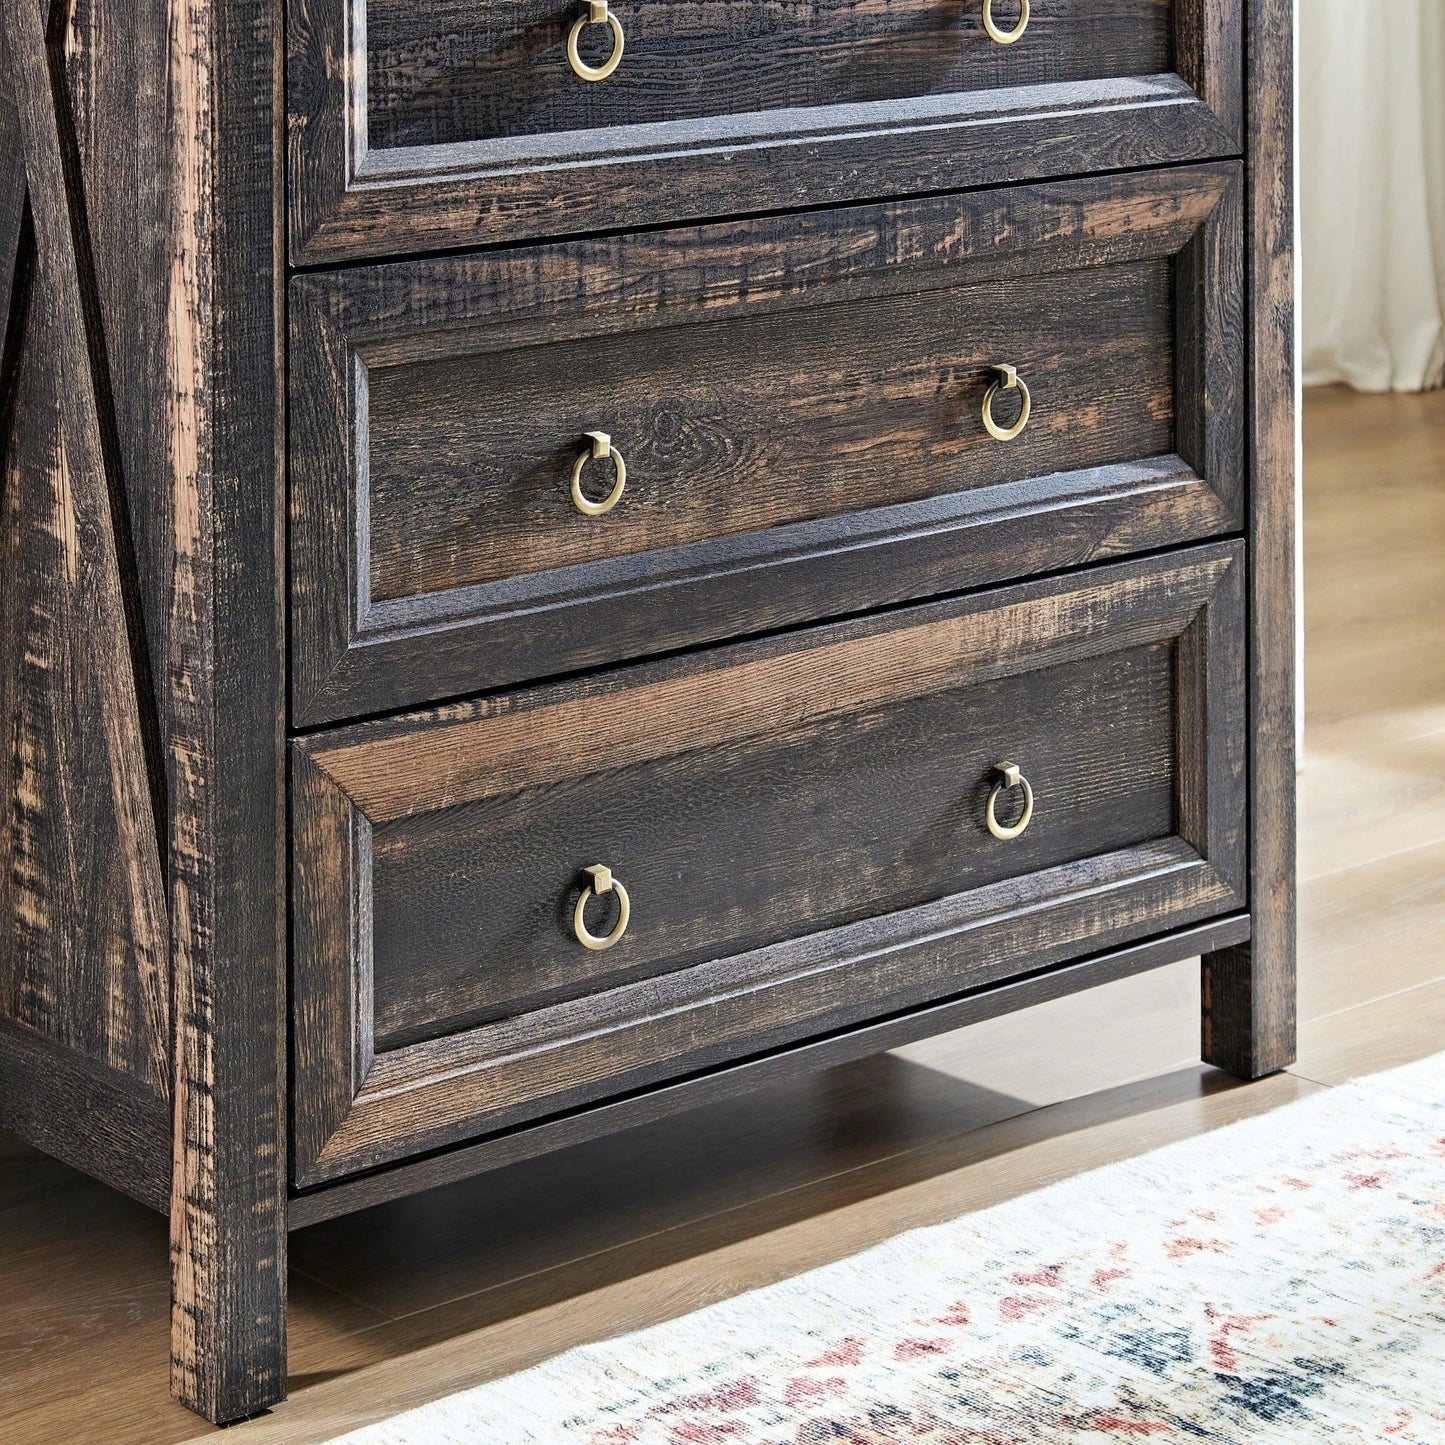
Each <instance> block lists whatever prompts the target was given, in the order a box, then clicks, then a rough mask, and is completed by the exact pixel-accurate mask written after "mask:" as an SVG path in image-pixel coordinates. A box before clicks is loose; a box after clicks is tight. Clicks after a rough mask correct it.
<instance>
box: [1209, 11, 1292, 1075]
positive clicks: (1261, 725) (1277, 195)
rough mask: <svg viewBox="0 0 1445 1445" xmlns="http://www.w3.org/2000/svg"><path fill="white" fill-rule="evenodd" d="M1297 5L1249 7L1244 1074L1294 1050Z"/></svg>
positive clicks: (1215, 1027) (1229, 954)
mask: <svg viewBox="0 0 1445 1445" xmlns="http://www.w3.org/2000/svg"><path fill="white" fill-rule="evenodd" d="M1291 20H1292V11H1291V7H1290V5H1289V4H1288V3H1286V0H1251V4H1250V7H1249V30H1248V38H1249V87H1248V94H1249V104H1250V118H1249V125H1250V149H1249V155H1248V164H1247V167H1246V181H1247V195H1248V202H1247V204H1248V208H1249V234H1250V246H1249V306H1250V311H1249V316H1250V329H1251V337H1250V341H1251V347H1250V352H1251V368H1250V389H1249V392H1248V402H1247V405H1246V406H1245V407H1244V409H1243V410H1244V414H1245V416H1246V418H1247V422H1248V427H1249V436H1250V453H1251V491H1250V548H1251V550H1250V633H1249V637H1250V722H1249V735H1250V879H1251V895H1250V896H1251V899H1252V902H1253V907H1254V910H1255V919H1256V926H1255V931H1254V934H1253V937H1252V939H1251V941H1250V942H1249V943H1247V944H1242V945H1238V946H1236V947H1234V948H1229V949H1224V950H1221V951H1220V952H1218V953H1213V954H1210V955H1209V956H1207V957H1206V958H1205V960H1204V1027H1203V1045H1202V1049H1203V1056H1204V1058H1205V1059H1206V1060H1207V1061H1208V1062H1209V1063H1212V1064H1215V1065H1217V1066H1218V1067H1220V1068H1222V1069H1228V1070H1230V1072H1231V1073H1235V1074H1238V1075H1240V1076H1241V1077H1243V1078H1259V1077H1261V1076H1262V1075H1264V1074H1269V1073H1273V1072H1275V1071H1276V1070H1279V1069H1282V1068H1284V1067H1285V1066H1286V1065H1288V1064H1290V1063H1292V1062H1293V1061H1294V1057H1295V1048H1296V1032H1297V1003H1296V993H1297V990H1296V972H1297V970H1296V959H1295V951H1296V934H1297V901H1296V900H1297V886H1296V870H1295V832H1296V819H1295V787H1296V784H1295V746H1296V743H1295V638H1296V626H1297V618H1296V616H1295V508H1296V494H1295V470H1296V467H1295V445H1296V441H1295V438H1296V433H1295V390H1294V387H1295V351H1294V148H1293V135H1294V85H1293V64H1294V60H1293V48H1292V43H1291V34H1292V30H1291Z"/></svg>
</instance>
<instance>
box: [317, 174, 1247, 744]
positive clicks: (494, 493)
mask: <svg viewBox="0 0 1445 1445" xmlns="http://www.w3.org/2000/svg"><path fill="white" fill-rule="evenodd" d="M1238 189H1239V175H1238V172H1237V169H1236V168H1235V167H1233V166H1232V165H1224V166H1218V167H1209V168H1200V169H1196V170H1193V171H1188V172H1184V173H1176V174H1169V175H1151V176H1139V177H1127V178H1111V179H1109V180H1102V181H1087V182H1076V183H1069V184H1063V185H1059V186H1053V187H1035V188H1025V189H1021V190H1019V191H1015V192H991V193H983V194H981V195H971V196H963V197H947V198H942V199H938V200H931V201H927V202H913V203H903V204H899V205H890V206H877V207H866V208H862V209H860V210H856V211H844V212H837V213H828V214H824V215H821V216H815V217H809V218H800V219H796V220H777V221H767V222H754V223H746V224H743V225H739V226H734V227H706V228H700V229H697V230H693V231H688V232H682V233H661V234H658V235H652V236H637V237H628V238H622V239H619V240H613V241H599V242H587V243H577V244H575V245H567V246H559V247H547V248H541V249H539V250H537V251H533V252H519V253H515V254H503V255H500V256H487V257H477V258H472V259H469V260H468V261H465V262H441V263H436V262H428V263H416V264H412V265H404V266H397V267H387V268H379V269H378V270H376V271H374V272H362V273H348V274H347V275H345V276H340V277H336V276H315V277H305V278H301V279H299V280H297V281H296V282H295V283H294V289H293V299H294V301H295V306H294V308H293V312H294V328H293V347H292V361H293V380H292V417H293V428H292V437H293V476H294V480H295V487H294V492H293V524H294V525H293V549H294V550H293V588H294V593H293V619H294V622H295V627H294V633H293V636H294V645H295V653H294V666H295V692H294V695H293V705H294V709H295V715H296V718H297V720H298V721H300V722H321V721H329V720H333V719H336V718H340V717H345V716H347V715H348V714H355V713H357V712H361V711H379V710H383V709H387V708H395V707H402V706H408V705H415V704H417V703H421V702H424V701H426V700H428V699H430V698H434V697H439V696H448V695H457V694H463V693H467V692H471V691H477V690H480V689H483V688H487V687H494V686H498V685H503V684H506V683H510V682H514V681H517V680H520V679H524V678H527V677H537V676H545V675H547V674H548V673H553V672H559V671H563V670H569V669H573V668H576V667H579V666H586V665H592V664H596V663H601V662H609V661H613V660H617V659H620V658H625V657H628V656H631V655H636V654H638V653H640V652H643V651H647V650H662V649H668V648H673V647H679V646H685V645H691V644H695V643H697V642H702V641H711V640H714V639H716V638H719V637H724V636H727V635H729V634H735V633H736V632H738V631H748V630H755V629H761V628H764V627H774V626H779V625H784V624H787V623H790V622H795V621H799V620H806V619H808V618H811V617H816V616H820V615H826V614H827V613H829V612H841V611H844V610H855V609H857V608H859V607H861V606H864V605H870V604H876V603H879V602H887V601H896V600H902V599H904V598H906V597H908V596H910V595H912V596H918V595H925V594H927V593H928V592H930V591H934V592H936V591H941V590H949V589H956V588H961V587H965V586H970V585H978V584H980V583H987V582H991V581H995V580H1001V579H1003V578H1006V577H1010V576H1017V575H1026V574H1028V573H1029V572H1032V571H1042V570H1046V569H1056V568H1060V567H1063V566H1068V565H1076V564H1078V563H1080V562H1083V561H1089V560H1093V559H1095V558H1098V557H1104V556H1108V555H1110V554H1111V553H1118V552H1123V551H1128V550H1132V549H1142V548H1145V547H1153V546H1159V545H1165V544H1168V543H1173V542H1179V541H1187V540H1191V539H1193V538H1196V537H1200V536H1205V535H1208V534H1210V533H1212V532H1221V531H1227V530H1231V529H1232V528H1234V527H1236V526H1237V525H1238V517H1239V514H1240V510H1241V503H1240V496H1239V491H1240V475H1241V471H1242V465H1243V460H1242V438H1241V435H1240V431H1239V410H1238V406H1237V404H1236V402H1237V397H1238V394H1239V390H1240V385H1241V383H1240V372H1241V369H1242V343H1241V339H1240V335H1239V331H1238V315H1239V313H1238V302H1239V292H1240V288H1241V285H1242V282H1241V268H1240V257H1239V245H1240V240H1239V229H1238V228H1239V213H1238ZM1043 238H1046V239H1043ZM1001 365H1010V366H1014V367H1016V368H1017V371H1018V374H1019V376H1020V377H1021V378H1022V379H1023V382H1024V387H1025V388H1027V391H1028V395H1029V397H1030V405H1031V412H1030V416H1029V420H1028V424H1027V426H1026V427H1025V429H1024V430H1023V431H1022V433H1021V434H1020V435H1018V436H1017V437H1016V438H1014V439H1012V440H1009V441H1000V440H998V439H996V438H995V437H994V436H992V435H990V433H989V431H988V430H987V428H986V425H985V420H984V414H983V412H984V403H985V400H986V398H987V397H988V394H989V389H990V387H991V386H992V385H993V384H994V383H995V382H997V381H998V380H999V378H1000V374H999V373H998V372H997V371H996V370H994V368H995V367H998V366H1001ZM1021 395H1022V391H1021V390H1020V389H1017V388H1002V389H1000V390H999V391H998V392H997V397H996V401H995V403H994V404H993V405H994V406H995V407H996V410H995V411H993V412H992V415H993V417H994V420H995V423H996V426H997V427H998V428H1002V429H1006V428H1007V427H1008V426H1009V424H1010V423H1012V422H1013V421H1014V419H1015V418H1016V417H1019V416H1020V415H1021V413H1020V409H1019V408H1020V402H1019V398H1020V397H1021ZM594 433H604V434H606V435H607V436H609V437H610V439H611V442H610V445H611V447H613V448H615V453H614V456H611V457H594V456H593V455H592V453H593V452H594V450H596V448H594V444H593V442H592V441H591V440H589V438H590V437H591V436H592V434H594ZM618 456H620V457H621V459H622V465H623V466H625V469H626V472H625V476H626V480H625V487H624V488H623V490H622V492H621V495H620V499H619V500H617V502H616V504H615V505H614V506H612V507H611V509H610V510H608V511H607V512H606V513H605V515H585V514H584V512H583V511H582V510H579V506H578V497H577V496H576V495H574V491H573V481H574V477H575V479H576V487H577V490H578V492H580V498H581V501H582V502H583V503H590V504H593V505H595V504H597V503H600V502H601V501H602V500H603V498H604V497H605V496H606V494H607V493H608V492H609V490H610V489H612V488H613V487H614V485H615V483H616V482H617V480H618V479H619V478H620V477H621V475H622V474H621V473H620V472H619V471H618V470H617V461H616V457H618ZM584 458H585V460H584ZM579 464H580V467H581V470H580V471H578V470H577V468H578V466H579ZM965 537H966V542H965V540H964V539H965Z"/></svg>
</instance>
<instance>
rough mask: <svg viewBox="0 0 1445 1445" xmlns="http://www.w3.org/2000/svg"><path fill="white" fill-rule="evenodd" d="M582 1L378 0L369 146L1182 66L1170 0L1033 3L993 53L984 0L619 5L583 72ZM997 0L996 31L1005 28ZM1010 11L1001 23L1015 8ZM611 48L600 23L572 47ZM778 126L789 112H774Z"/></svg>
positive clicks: (369, 19) (371, 34)
mask: <svg viewBox="0 0 1445 1445" xmlns="http://www.w3.org/2000/svg"><path fill="white" fill-rule="evenodd" d="M585 9H586V7H585V5H579V4H575V3H574V4H567V3H562V4H559V3H558V0H501V3H495V0H486V3H484V0H368V3H367V4H366V121H367V144H368V146H370V147H371V148H373V149H375V150H394V149H397V148H398V147H401V146H431V145H447V144H452V143H455V142H458V141H471V140H494V139H498V138H500V137H504V136H527V135H537V134H540V133H545V132H548V131H570V130H592V129H596V128H599V127H602V126H614V125H656V124H658V123H659V122H664V121H677V120H690V119H694V118H699V117H703V116H714V115H736V114H739V113H742V112H746V111H779V110H788V109H792V108H796V107H807V106H821V105H848V104H856V103H860V102H867V101H883V100H896V99H907V98H909V97H913V96H926V95H947V94H950V93H952V92H955V91H973V90H999V89H1003V88H1005V87H1008V86H1022V85H1043V84H1060V83H1065V82H1068V81H1081V80H1103V79H1108V78H1112V77H1118V76H1143V75H1157V74H1161V73H1163V72H1166V71H1168V70H1171V69H1172V68H1173V65H1172V51H1173V43H1172V42H1173V35H1172V30H1173V16H1172V14H1171V7H1170V6H1169V5H1168V4H1167V3H1160V0H1036V3H1035V4H1033V6H1032V7H1031V12H1032V13H1031V18H1030V21H1029V26H1028V29H1027V30H1026V31H1025V33H1024V35H1023V37H1022V39H1020V40H1018V41H1017V42H1015V43H1014V44H1013V45H1009V46H1000V45H997V44H995V42H994V41H993V40H991V39H990V38H989V36H988V34H987V33H986V32H985V30H984V28H983V16H982V6H981V4H970V5H958V4H947V3H943V4H941V3H939V0H895V3H892V4H881V3H868V4H858V3H855V0H767V3H765V4H757V3H754V4H749V5H735V4H729V3H726V0H687V3H678V0H617V3H613V4H612V5H611V6H610V9H611V13H612V14H613V15H615V16H616V17H617V19H618V21H619V22H620V23H621V25H622V27H623V32H624V35H625V37H626V43H625V47H624V51H623V60H622V63H621V64H620V65H619V66H618V68H617V70H616V71H615V72H614V73H613V74H612V75H611V76H609V77H608V79H607V80H606V81H605V82H599V83H587V82H584V81H581V80H579V79H578V77H577V76H576V75H575V74H574V73H573V71H572V68H571V66H570V65H569V64H568V61H567V52H566V44H567V35H568V32H569V31H570V29H571V28H572V24H573V22H574V21H575V20H576V18H577V17H578V16H579V15H580V14H581V13H583V11H584V10H585ZM1016 14H1017V9H1016V7H1015V8H1014V10H1013V11H1012V12H1009V10H1008V5H1007V4H1006V3H1005V0H1000V4H999V19H1000V22H1001V23H1006V24H1010V25H1011V24H1012V17H1013V15H1016ZM1006 16H1007V18H1006ZM579 48H580V51H581V54H582V58H583V60H584V61H587V62H588V63H590V64H593V65H597V64H601V63H602V61H603V60H604V59H605V58H606V57H607V56H608V55H609V54H610V53H611V41H610V36H609V35H608V32H607V27H605V26H597V27H588V29H586V30H585V31H584V32H583V34H582V36H581V37H580V39H579ZM780 124H784V125H785V124H786V121H785V120H783V119H782V118H780Z"/></svg>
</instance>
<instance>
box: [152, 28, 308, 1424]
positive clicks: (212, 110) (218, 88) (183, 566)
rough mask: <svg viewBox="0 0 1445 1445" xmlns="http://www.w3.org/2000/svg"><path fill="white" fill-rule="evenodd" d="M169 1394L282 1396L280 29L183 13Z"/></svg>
mask: <svg viewBox="0 0 1445 1445" xmlns="http://www.w3.org/2000/svg"><path fill="white" fill-rule="evenodd" d="M168 16H169V20H170V24H171V28H170V31H169V38H168V70H167V78H168V84H169V90H168V94H169V97H170V101H171V105H172V114H173V120H172V124H171V127H170V129H169V130H168V132H167V135H168V138H169V141H170V146H171V149H170V151H169V170H170V172H171V174H172V177H173V194H174V197H175V200H174V211H173V214H172V216H171V221H170V233H169V237H168V241H167V245H168V248H169V250H170V254H171V255H172V257H173V265H172V267H171V270H170V272H169V286H170V291H169V297H168V329H167V346H166V351H165V358H164V359H165V366H166V381H167V386H168V388H169V394H170V398H171V400H170V404H169V410H168V413H167V435H168V437H169V442H170V448H171V451H170V459H169V467H168V477H169V480H170V485H171V486H173V487H174V489H175V493H176V508H175V536H174V544H173V545H174V550H175V558H174V571H173V578H174V581H173V586H172V602H171V608H172V610H171V618H170V624H169V638H170V646H171V651H172V658H171V667H170V672H169V690H170V695H171V698H172V699H173V727H172V733H171V737H170V747H171V766H172V775H173V788H172V797H171V817H172V826H171V836H170V865H171V916H172V936H171V946H172V957H173V963H174V996H175V1004H174V1016H175V1027H176V1055H175V1095H174V1097H175V1133H174V1149H175V1152H174V1159H175V1166H174V1184H173V1193H172V1200H171V1288H172V1299H173V1309H172V1331H171V1385H172V1390H173V1392H174V1393H175V1394H176V1395H177V1397H178V1398H180V1399H181V1400H183V1401H184V1402H185V1403H186V1404H188V1405H190V1406H191V1407H192V1408H193V1409H195V1410H198V1411H199V1412H200V1413H202V1414H204V1415H205V1416H206V1417H207V1418H208V1419H211V1420H213V1421H218V1422H219V1421H230V1420H235V1419H238V1418H240V1417H242V1416H245V1415H250V1414H253V1413H255V1412H256V1411H259V1410H262V1409H265V1408H266V1407H267V1406H269V1405H272V1404H274V1403H275V1402H276V1401H277V1400H279V1399H281V1398H282V1397H283V1396H284V1395H285V1393H286V1229H285V1204H286V1088H287V1082H286V1073H287V1070H286V952H285V913H286V889H285V885H284V879H283V868H284V845H283V838H284V827H283V819H282V809H283V797H284V789H283V777H282V769H283V766H284V753H283V744H282V736H281V731H282V726H283V701H282V699H283V686H282V649H281V634H282V621H281V616H282V613H281V581H280V579H281V573H282V567H283V562H282V554H281V542H280V538H281V533H282V528H283V525H284V506H283V503H282V495H283V490H284V477H283V471H282V434H281V417H282V415H283V407H282V405H281V398H280V391H281V375H282V360H283V356H282V348H281V334H282V333H281V320H280V318H281V299H282V293H281V280H280V256H279V235H280V204H281V202H280V197H281V194H282V190H283V187H282V185H281V182H280V175H279V169H278V168H279V164H280V154H281V146H280V137H279V133H278V128H279V124H280V108H279V100H278V96H279V86H280V71H279V55H280V46H281V34H280V26H281V7H279V6H277V5H273V4H270V3H265V0H206V3H201V4H195V5H188V6H176V7H171V8H170V9H169V11H168Z"/></svg>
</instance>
